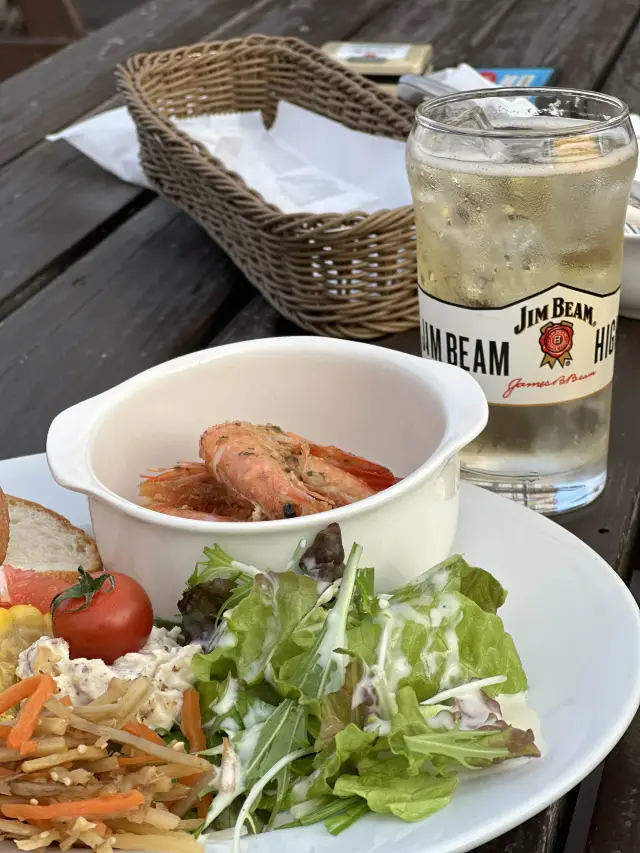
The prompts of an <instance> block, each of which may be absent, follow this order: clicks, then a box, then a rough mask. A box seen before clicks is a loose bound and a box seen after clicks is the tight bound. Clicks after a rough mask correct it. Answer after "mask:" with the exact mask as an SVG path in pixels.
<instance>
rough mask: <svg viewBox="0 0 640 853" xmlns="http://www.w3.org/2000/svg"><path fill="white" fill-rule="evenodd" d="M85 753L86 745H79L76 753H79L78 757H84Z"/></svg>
mask: <svg viewBox="0 0 640 853" xmlns="http://www.w3.org/2000/svg"><path fill="white" fill-rule="evenodd" d="M86 751H87V745H86V744H85V743H81V744H80V745H79V746H78V752H79V753H80V755H84V754H85V752H86Z"/></svg>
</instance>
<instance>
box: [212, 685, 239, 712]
mask: <svg viewBox="0 0 640 853" xmlns="http://www.w3.org/2000/svg"><path fill="white" fill-rule="evenodd" d="M237 700H238V679H237V678H232V677H230V678H229V680H228V682H227V685H226V687H225V691H224V693H223V694H222V696H221V697H220V698H219V699H218V701H217V702H214V703H213V704H212V705H211V710H212V711H213V713H214V714H228V713H229V711H230V710H231V709H232V708H233V706H234V705H235V704H236V702H237Z"/></svg>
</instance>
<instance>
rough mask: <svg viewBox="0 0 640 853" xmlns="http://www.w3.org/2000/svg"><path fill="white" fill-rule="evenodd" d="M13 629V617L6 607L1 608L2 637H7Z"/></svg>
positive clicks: (0, 634)
mask: <svg viewBox="0 0 640 853" xmlns="http://www.w3.org/2000/svg"><path fill="white" fill-rule="evenodd" d="M12 628H13V616H12V615H11V612H10V611H9V610H7V609H6V607H0V637H7V636H8V635H9V634H10V633H11V630H12Z"/></svg>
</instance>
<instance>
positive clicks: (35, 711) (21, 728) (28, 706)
mask: <svg viewBox="0 0 640 853" xmlns="http://www.w3.org/2000/svg"><path fill="white" fill-rule="evenodd" d="M9 689H11V688H9ZM55 689H56V684H55V681H54V680H53V678H51V676H50V675H48V674H47V675H41V676H40V677H39V681H38V684H37V685H36V688H35V690H34V691H33V693H31V695H30V696H29V698H28V699H27V701H26V703H25V705H24V707H23V708H22V710H21V711H20V714H19V716H18V719H17V720H16V723H15V725H14V726H13V728H12V729H11V732H10V733H9V737H8V738H7V746H8V747H9V749H19V750H20V751H21V754H22V755H30V754H31V753H32V752H34V751H35V744H34V746H33V748H31V747H30V746H27V747H26V751H25V752H22V747H23V746H24V745H25V743H28V742H29V741H30V739H31V735H32V734H33V733H34V731H35V728H36V726H37V725H38V720H39V719H40V714H41V712H42V709H43V707H44V703H45V702H48V701H49V699H51V697H52V696H53V694H54V692H55Z"/></svg>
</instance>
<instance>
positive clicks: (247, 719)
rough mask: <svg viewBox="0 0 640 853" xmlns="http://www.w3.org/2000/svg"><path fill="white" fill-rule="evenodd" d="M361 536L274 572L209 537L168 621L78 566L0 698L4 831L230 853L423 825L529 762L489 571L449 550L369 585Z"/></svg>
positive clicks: (313, 548) (530, 749) (520, 691)
mask: <svg viewBox="0 0 640 853" xmlns="http://www.w3.org/2000/svg"><path fill="white" fill-rule="evenodd" d="M361 552H362V549H361V547H360V546H359V545H353V547H352V548H351V551H350V553H349V555H348V558H347V559H346V560H345V554H344V551H343V545H342V539H341V533H340V528H339V527H338V525H336V524H331V525H329V526H328V527H327V528H325V529H324V530H322V531H321V532H320V533H319V534H318V535H317V537H316V539H315V541H314V542H313V543H312V544H311V545H310V546H309V547H307V546H306V543H304V542H301V543H300V545H299V547H298V549H297V550H296V552H295V554H293V555H292V559H291V561H290V562H289V564H288V565H287V566H278V567H276V568H279V569H282V571H280V572H275V571H274V572H261V571H259V570H258V569H255V568H253V567H252V566H249V565H245V564H242V563H239V562H237V561H235V560H233V559H232V557H230V556H229V555H227V554H226V553H224V551H222V550H221V549H220V548H219V547H218V546H215V545H214V546H213V547H212V548H208V549H206V550H205V554H204V558H203V561H202V562H201V563H199V564H198V565H197V566H196V569H195V571H194V572H193V574H192V576H191V577H190V578H189V581H188V584H187V588H186V590H185V593H184V595H183V596H182V599H181V600H180V601H179V602H178V603H177V608H176V609H177V610H179V612H180V617H179V621H177V622H176V624H175V625H174V626H173V627H170V626H167V625H166V624H163V625H158V624H156V625H155V626H154V625H153V623H152V621H151V620H152V616H151V611H150V605H149V603H148V598H147V597H146V593H144V590H142V589H137V590H135V591H134V589H133V587H131V586H129V585H130V584H134V583H135V582H134V581H132V580H131V579H130V578H124V576H121V575H117V574H107V573H104V572H100V573H90V574H86V573H81V577H80V579H79V580H78V583H77V584H76V585H75V587H74V588H72V589H68V588H65V589H64V590H61V591H60V592H59V594H58V595H56V597H55V598H54V599H53V602H52V605H51V610H52V632H53V634H54V637H43V638H40V639H38V640H37V641H36V642H35V643H33V644H32V645H31V646H29V647H28V648H26V649H24V650H23V651H22V652H21V653H20V655H19V659H18V660H17V661H16V680H15V683H14V684H12V685H11V686H10V687H8V688H7V689H6V690H5V691H4V692H3V693H1V694H0V713H7V714H10V717H9V719H8V720H6V721H5V724H3V725H2V726H1V727H0V737H2V738H3V739H4V743H3V744H0V812H1V813H2V818H1V819H0V833H1V834H2V835H3V836H4V837H5V838H7V839H13V840H14V841H15V842H16V845H17V846H18V847H19V848H20V849H22V850H34V849H38V848H42V847H46V846H48V845H49V844H52V843H57V844H59V845H60V847H61V849H63V850H67V849H69V848H70V847H71V846H73V845H76V844H78V845H83V846H88V847H91V848H93V849H94V850H96V851H99V853H109V851H110V850H111V849H113V848H124V849H129V850H158V851H169V853H172V851H176V853H179V851H185V853H188V851H191V850H193V851H196V850H197V849H198V848H199V845H200V844H201V843H202V842H204V841H207V840H213V839H216V840H217V839H223V838H231V839H232V849H233V851H234V853H235V852H236V851H238V849H239V845H240V838H241V836H242V835H244V834H248V833H263V832H269V831H272V830H277V829H282V828H284V827H301V826H307V825H309V824H313V823H318V822H323V823H324V825H325V826H326V829H327V831H328V832H330V833H333V834H338V833H340V832H342V831H343V830H345V829H347V828H348V827H349V826H351V825H352V824H353V823H354V822H355V821H357V820H359V819H361V818H364V817H365V816H366V815H367V813H368V812H376V813H379V814H385V815H394V816H395V817H397V818H399V819H401V820H405V821H417V820H422V819H424V818H428V817H429V816H430V815H432V814H433V813H434V812H436V811H438V810H440V809H442V808H444V807H445V806H446V805H447V804H448V803H449V801H450V800H451V798H452V797H453V796H454V795H455V790H456V787H457V785H458V784H459V783H460V780H461V778H462V777H463V776H470V775H471V776H473V775H475V774H479V773H482V772H483V771H485V770H486V768H489V767H492V766H493V765H500V764H505V765H507V763H508V762H512V761H513V759H517V760H518V761H524V760H528V759H530V758H536V757H538V756H539V755H540V752H539V749H538V747H537V746H536V743H535V737H534V731H533V730H532V728H530V727H529V724H528V723H525V724H524V725H522V727H520V728H518V727H516V725H517V720H516V719H515V718H512V716H511V714H512V712H513V711H514V709H519V712H520V713H519V716H520V718H522V719H527V715H526V713H522V711H523V709H525V708H526V706H525V704H524V696H525V694H526V690H527V680H526V676H525V674H524V671H523V669H522V665H521V663H520V658H519V656H518V653H517V651H516V648H515V646H514V643H513V640H512V638H511V636H510V635H509V634H508V633H507V632H506V631H505V629H504V626H503V623H502V620H501V619H500V617H499V616H498V615H497V611H498V609H499V608H500V607H501V606H502V604H503V603H504V601H505V598H506V592H505V590H504V589H503V588H502V586H501V585H500V583H499V582H498V581H497V580H496V579H495V578H493V577H492V576H491V575H490V574H489V573H488V572H486V571H484V570H483V569H479V568H475V567H472V566H470V565H468V564H467V563H466V562H465V560H464V559H463V558H462V557H460V556H454V557H451V558H449V559H448V560H446V561H445V562H443V563H441V564H440V565H438V566H435V567H434V568H432V569H430V570H429V571H427V572H425V574H423V575H422V576H421V577H419V578H417V579H416V580H415V581H413V582H412V583H410V584H407V585H406V586H403V587H401V588H399V589H397V590H396V591H395V592H394V593H393V594H390V595H376V594H375V593H374V569H373V568H369V567H365V566H362V565H360V562H361ZM125 587H126V589H127V594H126V595H123V594H122V591H123V590H124V589H125ZM118 620H120V621H119V623H118ZM109 621H110V624H111V625H112V626H113V625H115V624H116V623H118V624H120V630H119V631H118V632H116V633H117V635H118V637H119V639H118V648H117V649H116V648H107V647H106V645H105V649H104V652H103V653H101V651H100V647H99V645H98V646H92V645H91V643H92V642H93V640H91V637H90V636H89V634H90V632H89V627H90V626H92V625H96V624H101V625H102V630H103V631H104V630H105V627H104V626H105V625H106V624H107V623H108V622H109ZM43 624H44V623H43ZM112 633H113V632H112ZM102 636H103V638H104V637H105V636H106V635H105V634H104V633H103V634H102ZM125 636H126V637H127V638H128V639H127V642H128V645H129V648H126V646H127V642H124V638H125ZM530 716H531V715H530Z"/></svg>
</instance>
